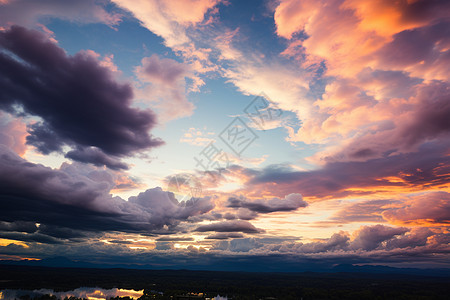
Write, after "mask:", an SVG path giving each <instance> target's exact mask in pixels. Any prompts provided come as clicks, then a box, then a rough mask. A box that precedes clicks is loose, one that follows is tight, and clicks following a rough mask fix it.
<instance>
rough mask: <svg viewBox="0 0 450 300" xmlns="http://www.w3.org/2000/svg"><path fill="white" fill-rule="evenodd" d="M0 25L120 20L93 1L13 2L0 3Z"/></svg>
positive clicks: (15, 0)
mask: <svg viewBox="0 0 450 300" xmlns="http://www.w3.org/2000/svg"><path fill="white" fill-rule="evenodd" d="M0 5H1V10H0V25H11V24H17V25H23V26H33V25H35V23H36V22H39V21H40V20H42V19H45V18H49V16H52V17H57V18H60V19H64V20H70V21H75V22H82V23H97V22H101V23H105V24H107V25H110V26H114V25H117V24H118V23H119V22H120V21H121V18H122V15H121V14H119V13H118V12H112V11H111V12H110V11H106V10H105V8H104V7H102V6H101V5H99V3H98V1H95V0H80V1H70V0H62V1H60V0H36V1H27V0H14V1H6V3H1V4H0Z"/></svg>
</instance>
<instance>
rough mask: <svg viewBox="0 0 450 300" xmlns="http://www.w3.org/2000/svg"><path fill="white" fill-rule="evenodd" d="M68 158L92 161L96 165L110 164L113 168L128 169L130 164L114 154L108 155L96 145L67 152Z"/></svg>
mask: <svg viewBox="0 0 450 300" xmlns="http://www.w3.org/2000/svg"><path fill="white" fill-rule="evenodd" d="M66 157H67V158H70V159H72V160H76V161H80V162H84V163H91V164H93V165H95V166H103V165H105V166H108V168H110V169H112V170H120V169H123V170H127V169H128V166H127V165H126V164H125V163H123V162H121V161H120V160H118V159H114V158H113V157H112V156H108V155H106V154H105V153H104V152H103V151H101V150H100V149H99V148H96V147H86V148H80V149H76V150H72V151H69V152H67V154H66Z"/></svg>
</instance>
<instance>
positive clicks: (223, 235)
mask: <svg viewBox="0 0 450 300" xmlns="http://www.w3.org/2000/svg"><path fill="white" fill-rule="evenodd" d="M243 237H244V235H243V234H242V233H238V232H219V233H215V234H210V235H208V236H207V237H205V239H206V240H227V239H237V238H243Z"/></svg>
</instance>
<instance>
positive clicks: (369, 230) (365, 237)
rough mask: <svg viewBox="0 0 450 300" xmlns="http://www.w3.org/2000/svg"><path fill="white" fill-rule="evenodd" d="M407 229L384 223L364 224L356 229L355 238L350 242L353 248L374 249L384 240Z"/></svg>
mask: <svg viewBox="0 0 450 300" xmlns="http://www.w3.org/2000/svg"><path fill="white" fill-rule="evenodd" d="M407 231H408V229H407V228H402V227H400V228H394V227H388V226H384V225H380V224H378V225H374V226H364V227H362V228H360V229H359V230H357V231H356V232H355V233H354V235H355V236H356V237H355V239H354V240H353V241H352V243H351V247H352V248H353V249H363V250H374V249H376V248H377V247H379V246H380V244H381V243H382V242H384V241H386V240H390V239H392V238H393V237H395V236H398V235H402V234H404V233H406V232H407Z"/></svg>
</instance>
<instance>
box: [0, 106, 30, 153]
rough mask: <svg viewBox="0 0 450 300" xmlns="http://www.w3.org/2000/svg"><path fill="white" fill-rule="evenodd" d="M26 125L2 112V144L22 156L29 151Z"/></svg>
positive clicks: (0, 126)
mask: <svg viewBox="0 0 450 300" xmlns="http://www.w3.org/2000/svg"><path fill="white" fill-rule="evenodd" d="M27 135H28V132H27V130H26V124H25V123H23V122H22V121H21V120H20V119H13V118H12V117H11V116H10V115H7V114H6V113H2V112H0V144H2V145H5V146H7V147H9V148H10V149H12V150H14V152H16V153H17V154H18V155H20V156H22V155H24V154H25V151H26V150H27V146H26V136H27Z"/></svg>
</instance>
